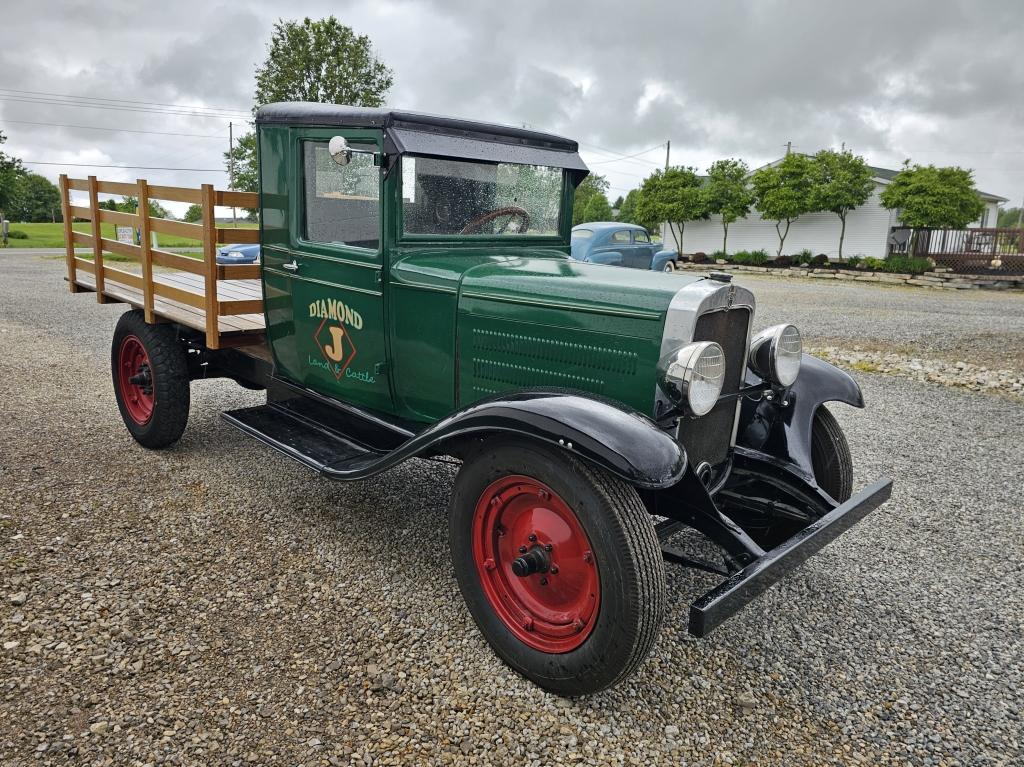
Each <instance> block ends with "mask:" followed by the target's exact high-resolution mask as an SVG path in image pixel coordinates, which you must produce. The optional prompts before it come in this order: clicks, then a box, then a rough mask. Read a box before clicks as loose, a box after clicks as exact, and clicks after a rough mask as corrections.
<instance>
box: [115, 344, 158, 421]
mask: <svg viewBox="0 0 1024 767" xmlns="http://www.w3.org/2000/svg"><path fill="white" fill-rule="evenodd" d="M117 383H118V386H119V387H120V394H121V399H122V401H123V402H124V407H125V410H127V411H128V416H129V417H130V418H131V419H132V420H133V421H135V423H137V424H139V426H142V425H144V424H147V423H149V419H150V418H152V417H153V387H154V384H153V370H152V367H151V366H150V364H149V355H148V354H146V349H145V347H144V346H143V345H142V341H140V340H139V339H138V338H137V337H136V336H125V337H124V338H122V339H121V347H120V348H119V349H118V351H117Z"/></svg>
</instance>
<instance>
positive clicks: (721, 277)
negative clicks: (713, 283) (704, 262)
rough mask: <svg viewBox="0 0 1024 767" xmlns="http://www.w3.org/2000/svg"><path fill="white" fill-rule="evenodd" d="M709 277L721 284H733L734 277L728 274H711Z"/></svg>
mask: <svg viewBox="0 0 1024 767" xmlns="http://www.w3.org/2000/svg"><path fill="white" fill-rule="evenodd" d="M708 277H710V278H711V279H713V280H718V281H719V282H732V275H731V274H729V273H728V272H711V274H709V275H708Z"/></svg>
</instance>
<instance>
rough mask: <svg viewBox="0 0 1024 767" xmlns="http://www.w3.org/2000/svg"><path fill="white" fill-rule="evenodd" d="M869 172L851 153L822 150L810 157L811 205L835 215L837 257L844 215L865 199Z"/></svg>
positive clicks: (870, 184)
mask: <svg viewBox="0 0 1024 767" xmlns="http://www.w3.org/2000/svg"><path fill="white" fill-rule="evenodd" d="M873 175H874V174H873V173H872V172H871V169H870V168H869V167H868V164H867V163H866V162H864V158H863V157H860V156H859V155H855V154H853V153H852V152H845V151H844V152H836V151H833V150H831V149H823V150H821V151H820V152H818V153H817V154H816V155H814V157H813V158H812V160H811V176H812V180H813V184H814V186H813V188H812V190H811V207H813V208H814V210H827V211H830V212H832V213H835V214H836V215H837V216H839V258H842V257H843V240H844V239H845V238H846V216H847V214H848V213H849V212H850V211H851V210H853V209H854V208H857V207H860V206H861V205H863V204H864V203H866V202H867V201H868V198H869V197H870V196H871V192H872V191H874V188H875V182H874V181H872V180H871V179H872V176H873Z"/></svg>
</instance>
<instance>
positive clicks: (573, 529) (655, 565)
mask: <svg viewBox="0 0 1024 767" xmlns="http://www.w3.org/2000/svg"><path fill="white" fill-rule="evenodd" d="M531 535H532V536H533V537H532V538H531V537H530V536H531ZM520 538H521V539H522V540H520ZM449 541H450V545H451V554H452V562H453V565H454V568H455V576H456V579H457V580H458V583H459V589H460V590H461V591H462V596H463V598H464V599H465V601H466V605H467V607H468V608H469V611H470V613H471V614H472V616H473V619H474V620H475V621H476V624H477V626H478V627H479V628H480V631H481V633H482V634H483V635H484V638H485V639H486V640H487V641H488V642H489V643H490V645H491V647H492V648H493V649H494V651H495V652H496V653H497V654H498V656H499V657H501V659H502V660H504V661H505V662H506V663H507V664H508V665H509V666H511V667H512V668H513V669H515V670H516V671H518V672H519V673H520V674H522V675H523V676H525V677H526V678H528V679H530V680H532V681H533V682H535V683H536V684H537V685H539V686H540V687H543V688H544V689H546V690H550V691H551V692H554V693H557V694H559V695H566V696H574V695H585V694H589V693H593V692H597V691H598V690H602V689H604V688H606V687H610V686H611V685H614V684H616V683H617V682H619V681H621V680H623V679H625V678H626V677H627V676H629V675H630V674H632V673H633V672H634V671H635V670H636V669H637V667H638V666H639V665H640V663H641V662H642V661H643V660H644V658H646V657H647V654H648V653H649V652H650V649H651V647H652V646H653V645H654V641H655V639H656V638H657V635H658V631H659V629H660V627H661V620H662V616H663V613H664V605H665V569H664V564H663V562H662V557H661V548H660V546H659V544H658V538H657V536H656V535H655V532H654V525H653V523H652V521H651V518H650V516H649V515H648V513H647V511H646V509H645V508H644V506H643V503H641V501H640V498H639V496H638V495H637V493H636V490H635V489H633V487H631V486H630V485H628V484H626V483H625V482H623V481H621V480H619V479H617V478H616V477H613V476H612V475H610V474H608V473H606V472H604V471H601V470H599V469H595V468H593V467H591V466H588V465H586V464H584V463H582V462H580V461H578V460H576V459H575V458H573V457H572V456H570V455H568V454H566V453H565V452H564V451H560V450H556V449H553V448H550V447H547V446H544V445H539V444H532V443H527V442H520V441H506V440H502V439H492V440H488V441H486V442H484V443H483V444H482V445H481V447H480V448H479V449H477V450H476V451H474V453H473V454H472V456H471V457H470V458H469V459H468V460H467V461H466V462H465V463H464V464H463V467H462V469H461V471H460V472H459V474H458V476H457V477H456V480H455V487H454V490H453V493H452V499H451V505H450V516H449ZM549 544H550V545H551V548H550V549H548V548H547V547H548V545H549ZM526 555H528V556H526ZM529 557H533V558H534V559H532V560H531V562H535V563H537V562H539V563H540V564H539V565H537V567H538V568H539V569H537V570H528V571H527V572H523V570H524V567H523V566H522V564H521V561H526V560H527V559H528V558H529ZM517 563H519V564H517ZM517 568H518V569H517ZM544 568H548V569H544Z"/></svg>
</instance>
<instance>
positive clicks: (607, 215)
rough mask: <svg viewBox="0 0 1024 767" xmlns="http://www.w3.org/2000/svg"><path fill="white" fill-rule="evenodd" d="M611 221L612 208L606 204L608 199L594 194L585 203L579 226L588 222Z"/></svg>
mask: <svg viewBox="0 0 1024 767" xmlns="http://www.w3.org/2000/svg"><path fill="white" fill-rule="evenodd" d="M611 220H612V206H611V205H609V204H608V198H607V197H605V196H604V195H603V194H594V195H591V196H590V199H589V200H588V201H587V205H586V207H585V208H584V209H583V220H582V221H580V223H581V224H585V223H587V222H589V221H611Z"/></svg>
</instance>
